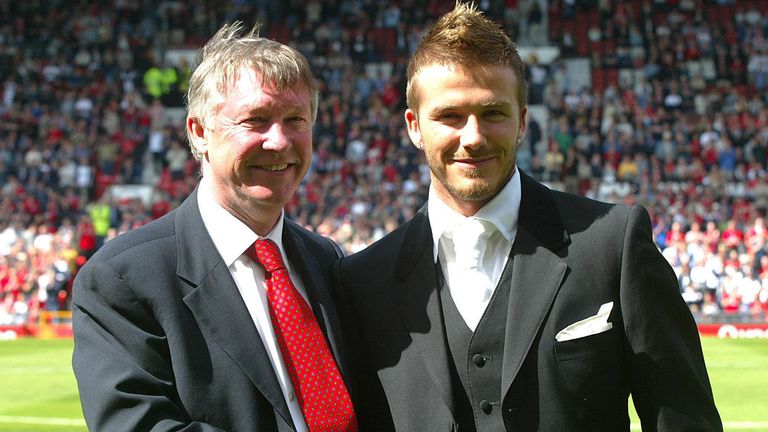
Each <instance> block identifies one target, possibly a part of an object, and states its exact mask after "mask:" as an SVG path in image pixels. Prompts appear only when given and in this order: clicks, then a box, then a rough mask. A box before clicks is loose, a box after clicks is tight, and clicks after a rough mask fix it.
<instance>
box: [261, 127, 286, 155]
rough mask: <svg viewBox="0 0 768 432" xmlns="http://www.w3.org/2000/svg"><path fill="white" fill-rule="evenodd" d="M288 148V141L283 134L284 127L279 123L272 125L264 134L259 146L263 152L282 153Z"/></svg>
mask: <svg viewBox="0 0 768 432" xmlns="http://www.w3.org/2000/svg"><path fill="white" fill-rule="evenodd" d="M289 146H290V140H289V139H288V136H287V135H286V134H285V127H284V126H283V125H282V124H281V123H280V122H277V121H276V122H274V123H272V124H271V125H270V126H269V129H267V130H266V132H264V143H263V144H262V146H261V147H262V148H263V149H264V150H271V151H274V152H283V151H285V150H286V149H288V147H289Z"/></svg>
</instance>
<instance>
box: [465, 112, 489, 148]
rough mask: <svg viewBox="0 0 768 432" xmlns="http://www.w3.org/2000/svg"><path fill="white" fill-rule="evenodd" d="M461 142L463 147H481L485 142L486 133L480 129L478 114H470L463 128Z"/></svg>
mask: <svg viewBox="0 0 768 432" xmlns="http://www.w3.org/2000/svg"><path fill="white" fill-rule="evenodd" d="M460 133H461V137H460V139H459V143H460V144H461V146H462V147H470V148H474V147H480V146H482V145H483V144H485V135H483V133H482V132H481V131H480V121H479V120H478V119H477V116H475V115H470V116H469V117H467V122H466V123H465V124H464V127H463V128H461V131H460Z"/></svg>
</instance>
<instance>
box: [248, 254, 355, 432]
mask: <svg viewBox="0 0 768 432" xmlns="http://www.w3.org/2000/svg"><path fill="white" fill-rule="evenodd" d="M246 254H247V255H248V256H249V257H250V258H251V259H253V260H254V261H255V262H258V263H260V264H261V265H262V266H263V267H264V270H266V282H267V300H268V302H269V315H270V317H271V319H272V327H274V330H275V336H276V337H277V343H278V345H279V346H280V352H281V353H282V355H283V361H284V362H285V367H286V369H287V370H288V376H289V377H290V378H291V383H292V384H293V390H294V392H295V393H296V398H297V399H298V402H299V406H300V407H301V412H302V413H303V414H304V420H305V421H306V422H307V427H309V430H310V431H311V432H355V431H357V419H356V418H355V411H354V409H353V408H352V400H351V399H350V397H349V394H348V393H347V388H346V386H345V385H344V381H343V380H342V378H341V373H340V372H339V368H338V367H337V366H336V362H335V361H334V359H333V355H331V350H330V349H329V348H328V344H327V343H326V342H325V337H324V336H323V332H322V331H321V330H320V326H319V325H318V324H317V320H315V315H314V314H313V313H312V309H311V308H310V307H309V305H308V304H307V302H306V301H305V300H304V298H303V297H301V294H299V292H298V291H297V290H296V287H295V286H294V285H293V282H291V277H290V275H289V274H288V270H287V269H286V268H285V264H284V263H283V259H282V256H281V255H280V249H279V248H278V247H277V245H276V244H275V242H273V241H272V240H268V239H267V240H256V242H255V243H254V244H253V247H250V248H248V250H247V251H246Z"/></svg>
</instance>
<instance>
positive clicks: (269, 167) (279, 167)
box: [261, 164, 288, 171]
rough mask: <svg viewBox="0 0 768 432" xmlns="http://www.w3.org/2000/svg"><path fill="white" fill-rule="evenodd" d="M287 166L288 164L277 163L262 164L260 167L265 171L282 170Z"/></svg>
mask: <svg viewBox="0 0 768 432" xmlns="http://www.w3.org/2000/svg"><path fill="white" fill-rule="evenodd" d="M286 168H288V164H279V165H262V166H261V169H263V170H266V171H282V170H284V169H286Z"/></svg>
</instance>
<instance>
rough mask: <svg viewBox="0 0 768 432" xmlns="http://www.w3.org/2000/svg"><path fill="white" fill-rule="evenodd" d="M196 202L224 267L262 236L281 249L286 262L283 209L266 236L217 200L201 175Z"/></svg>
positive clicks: (229, 264) (207, 182)
mask: <svg viewBox="0 0 768 432" xmlns="http://www.w3.org/2000/svg"><path fill="white" fill-rule="evenodd" d="M197 205H198V208H199V209H200V216H202V218H203V224H205V228H206V229H207V230H208V234H209V235H210V236H211V239H212V240H213V244H214V245H215V246H216V250H217V251H218V252H219V255H221V258H222V259H223V260H224V264H226V265H227V267H229V266H231V265H232V263H234V262H235V260H237V259H238V258H240V256H241V255H242V254H243V252H245V250H246V249H247V248H249V247H250V246H251V245H252V244H253V242H255V241H256V240H258V239H263V238H268V239H270V240H272V241H274V242H275V243H276V244H277V247H278V248H280V253H281V255H283V261H284V262H286V263H287V262H288V261H287V260H286V257H285V252H284V250H283V217H284V213H283V212H281V213H280V217H279V218H278V219H277V223H276V224H275V226H274V228H272V231H270V232H269V233H268V234H267V235H266V236H263V237H262V236H259V235H258V234H256V233H255V232H253V230H251V229H250V228H249V227H248V226H247V225H246V224H244V223H243V222H242V221H241V220H240V219H238V218H236V217H235V216H234V215H232V213H230V212H229V211H227V210H226V209H225V208H224V207H222V206H221V204H219V203H218V202H217V201H216V199H215V198H214V196H213V190H212V189H211V185H210V183H209V181H208V180H206V177H203V178H202V180H201V181H200V186H199V187H198V190H197Z"/></svg>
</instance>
